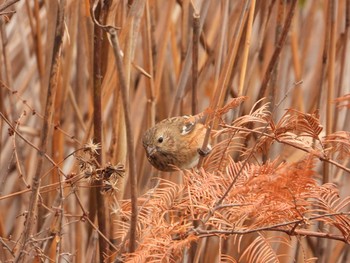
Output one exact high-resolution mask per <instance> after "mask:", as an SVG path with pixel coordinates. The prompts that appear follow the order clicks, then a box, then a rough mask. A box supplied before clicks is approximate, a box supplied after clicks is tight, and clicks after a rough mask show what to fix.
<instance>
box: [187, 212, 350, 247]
mask: <svg viewBox="0 0 350 263" xmlns="http://www.w3.org/2000/svg"><path fill="white" fill-rule="evenodd" d="M349 214H350V213H346V212H339V213H333V214H324V215H317V216H313V217H309V218H303V219H298V220H293V221H289V222H283V223H278V224H275V225H271V226H263V227H258V228H252V229H246V230H203V229H195V230H193V231H194V233H195V234H196V235H198V236H200V237H207V236H217V235H234V234H236V235H244V234H249V233H255V232H259V231H279V232H284V233H286V234H288V235H290V236H298V235H301V236H311V237H318V238H327V239H334V240H339V241H342V242H344V243H347V244H350V242H349V240H348V239H347V238H346V237H344V236H340V235H334V234H330V233H322V232H314V231H309V230H304V229H296V226H298V225H299V224H303V223H304V222H308V221H311V220H315V219H321V218H325V217H332V216H337V215H349ZM290 225H291V226H293V227H292V229H291V230H288V229H281V228H280V227H283V226H290Z"/></svg>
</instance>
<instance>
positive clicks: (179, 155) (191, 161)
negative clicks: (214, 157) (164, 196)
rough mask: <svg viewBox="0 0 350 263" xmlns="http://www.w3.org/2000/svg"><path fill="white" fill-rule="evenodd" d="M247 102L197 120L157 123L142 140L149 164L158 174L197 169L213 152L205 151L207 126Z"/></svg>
mask: <svg viewBox="0 0 350 263" xmlns="http://www.w3.org/2000/svg"><path fill="white" fill-rule="evenodd" d="M245 99H246V97H243V96H242V97H237V98H233V99H232V100H231V101H230V102H228V103H227V104H226V105H225V106H224V107H222V108H219V109H216V110H215V111H214V110H213V109H211V108H210V107H209V108H207V109H205V110H204V111H203V112H201V113H199V114H197V115H194V116H182V117H173V118H168V119H165V120H163V121H161V122H159V123H157V124H156V125H154V126H153V127H152V128H150V129H148V130H147V131H146V132H145V133H144V135H143V138H142V143H143V147H144V148H145V150H146V155H147V159H148V161H149V162H150V163H151V164H152V165H153V166H154V167H155V168H157V169H158V170H161V171H167V172H169V171H175V170H177V169H189V168H192V167H194V166H195V165H196V164H197V163H198V160H199V157H200V155H201V156H206V155H207V154H208V153H209V152H210V151H211V146H210V144H208V146H207V148H206V150H204V151H203V150H202V149H201V148H202V146H203V141H204V138H205V134H206V132H207V126H205V125H204V123H205V122H206V121H207V123H210V122H211V121H213V119H215V118H216V119H218V120H220V119H221V117H222V115H224V114H226V113H227V112H228V111H230V110H231V109H233V108H236V107H237V106H238V105H240V104H241V103H242V102H243V101H244V100H245Z"/></svg>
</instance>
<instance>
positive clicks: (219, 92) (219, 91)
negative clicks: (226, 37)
mask: <svg viewBox="0 0 350 263" xmlns="http://www.w3.org/2000/svg"><path fill="white" fill-rule="evenodd" d="M226 3H228V2H226ZM249 3H250V0H247V1H246V2H245V5H244V7H243V10H242V12H241V16H240V18H239V24H238V25H237V28H236V32H235V34H234V36H233V37H234V39H233V40H232V43H233V44H232V45H231V48H230V50H229V52H228V53H229V57H228V58H227V60H226V62H225V65H224V68H223V70H222V73H221V75H220V79H219V81H218V83H217V85H216V88H215V93H214V98H213V99H212V101H211V102H210V107H211V108H212V109H214V110H215V111H216V109H217V107H218V105H219V104H220V100H221V98H223V94H224V93H225V91H226V84H227V81H228V79H229V75H230V72H231V70H232V68H233V64H234V61H235V58H236V55H237V50H238V46H239V41H238V39H240V36H241V35H242V32H243V27H244V26H243V25H244V21H245V20H246V17H247V11H248V6H249ZM235 39H236V41H234V40H235ZM210 119H212V120H211V121H210V123H209V124H208V125H207V126H208V128H207V132H206V134H205V137H204V141H203V145H202V148H201V149H202V151H203V152H206V149H207V145H208V143H209V138H210V133H211V129H212V126H213V124H214V120H213V118H210ZM202 165H203V156H200V157H199V161H198V166H197V167H198V168H200V167H202Z"/></svg>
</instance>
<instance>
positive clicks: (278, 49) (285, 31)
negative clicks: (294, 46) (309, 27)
mask: <svg viewBox="0 0 350 263" xmlns="http://www.w3.org/2000/svg"><path fill="white" fill-rule="evenodd" d="M297 2H298V1H297V0H293V1H292V3H291V7H290V9H289V13H288V15H287V18H286V22H285V24H284V27H283V31H282V33H281V37H280V39H279V41H278V43H277V45H276V48H275V51H274V52H273V55H272V57H271V59H270V62H269V65H268V67H267V70H266V72H265V75H264V78H263V81H262V83H261V87H260V91H259V95H258V99H257V100H259V99H261V98H262V97H264V94H265V91H266V89H267V86H268V84H269V82H270V79H271V76H272V72H273V70H274V68H275V65H276V63H277V62H278V58H279V56H280V54H281V51H282V48H283V46H284V44H285V42H286V39H287V35H288V32H289V29H290V25H291V23H292V20H293V16H294V12H295V7H296V4H297Z"/></svg>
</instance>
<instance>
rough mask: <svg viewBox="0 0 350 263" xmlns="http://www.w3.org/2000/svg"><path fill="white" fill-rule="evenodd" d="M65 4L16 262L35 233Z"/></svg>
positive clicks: (59, 18)
mask: <svg viewBox="0 0 350 263" xmlns="http://www.w3.org/2000/svg"><path fill="white" fill-rule="evenodd" d="M65 4H66V1H65V0H61V1H60V3H59V7H58V10H57V12H58V13H57V20H56V31H55V40H54V41H55V42H54V47H53V53H52V62H51V67H50V80H49V85H48V92H47V100H46V106H45V115H44V121H43V126H42V129H41V136H40V147H39V148H40V150H41V153H40V156H39V158H38V163H37V166H36V171H35V174H34V177H33V180H32V192H31V195H30V200H29V208H28V214H27V218H26V221H25V227H24V231H23V239H22V240H23V242H22V245H21V248H20V250H19V254H18V256H17V258H16V259H15V262H24V261H25V259H26V257H27V255H28V251H26V248H27V246H28V243H29V241H30V238H31V236H32V234H33V227H34V225H35V218H36V216H37V211H38V210H37V206H38V197H39V189H40V185H41V173H42V167H43V161H44V155H45V153H46V150H47V142H48V136H49V128H50V124H51V119H52V112H53V110H54V101H55V96H56V89H57V79H58V75H59V68H60V57H61V47H62V43H63V34H64V11H65V10H64V9H65Z"/></svg>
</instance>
